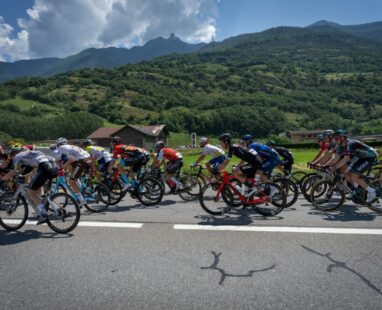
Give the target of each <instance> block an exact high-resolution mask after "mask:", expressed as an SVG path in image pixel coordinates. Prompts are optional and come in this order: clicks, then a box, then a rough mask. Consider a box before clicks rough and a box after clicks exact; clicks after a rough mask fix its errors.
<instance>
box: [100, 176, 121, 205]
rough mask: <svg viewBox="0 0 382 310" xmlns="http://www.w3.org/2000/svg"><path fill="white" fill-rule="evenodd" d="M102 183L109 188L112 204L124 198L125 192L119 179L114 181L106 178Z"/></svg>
mask: <svg viewBox="0 0 382 310" xmlns="http://www.w3.org/2000/svg"><path fill="white" fill-rule="evenodd" d="M102 184H105V186H106V187H107V188H108V189H109V192H110V205H116V204H117V203H119V202H120V201H121V200H122V199H123V197H124V193H123V192H122V187H123V186H122V184H120V183H119V182H118V181H117V182H114V183H112V182H111V180H104V181H103V182H102Z"/></svg>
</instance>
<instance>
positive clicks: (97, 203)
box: [82, 182, 110, 213]
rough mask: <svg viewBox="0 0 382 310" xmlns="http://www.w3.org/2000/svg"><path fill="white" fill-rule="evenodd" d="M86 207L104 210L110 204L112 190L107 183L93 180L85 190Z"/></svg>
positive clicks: (92, 209)
mask: <svg viewBox="0 0 382 310" xmlns="http://www.w3.org/2000/svg"><path fill="white" fill-rule="evenodd" d="M82 195H83V196H84V199H85V201H86V205H85V208H86V209H88V210H89V211H91V212H95V213H100V212H104V211H105V210H106V209H107V208H108V207H109V204H110V191H109V189H108V188H107V186H106V185H105V184H102V183H98V182H92V183H90V184H89V185H88V186H87V187H86V188H85V189H84V190H83V191H82Z"/></svg>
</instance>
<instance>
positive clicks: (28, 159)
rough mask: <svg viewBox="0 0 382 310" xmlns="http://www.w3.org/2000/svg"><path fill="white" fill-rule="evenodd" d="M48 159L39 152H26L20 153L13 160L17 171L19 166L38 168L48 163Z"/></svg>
mask: <svg viewBox="0 0 382 310" xmlns="http://www.w3.org/2000/svg"><path fill="white" fill-rule="evenodd" d="M48 162H49V159H48V157H47V156H46V155H45V154H44V153H42V152H39V151H25V152H21V153H18V154H17V155H16V156H15V157H14V158H13V166H14V167H15V168H16V169H17V167H18V166H19V165H25V166H28V167H33V168H37V167H38V166H39V165H40V164H41V163H48Z"/></svg>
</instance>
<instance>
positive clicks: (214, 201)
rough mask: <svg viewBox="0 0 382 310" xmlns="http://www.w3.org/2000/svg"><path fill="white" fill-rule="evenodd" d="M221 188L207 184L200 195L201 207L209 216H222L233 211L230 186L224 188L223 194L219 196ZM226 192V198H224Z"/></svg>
mask: <svg viewBox="0 0 382 310" xmlns="http://www.w3.org/2000/svg"><path fill="white" fill-rule="evenodd" d="M218 189H219V186H216V184H207V185H206V186H204V187H203V189H202V190H201V192H200V194H199V202H200V206H201V207H202V208H203V210H204V211H206V212H207V213H209V214H212V215H222V214H224V213H226V212H228V211H229V210H230V209H231V206H232V201H233V195H232V192H231V190H230V188H229V187H228V186H224V188H223V189H222V192H221V193H219V194H218ZM223 192H225V198H223Z"/></svg>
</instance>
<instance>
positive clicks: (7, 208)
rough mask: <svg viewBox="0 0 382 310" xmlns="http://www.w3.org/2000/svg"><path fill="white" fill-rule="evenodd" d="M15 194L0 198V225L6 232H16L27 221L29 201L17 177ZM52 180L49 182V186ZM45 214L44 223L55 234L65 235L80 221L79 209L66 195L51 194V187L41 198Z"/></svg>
mask: <svg viewBox="0 0 382 310" xmlns="http://www.w3.org/2000/svg"><path fill="white" fill-rule="evenodd" d="M17 181H18V188H17V190H16V192H7V193H5V194H3V195H2V196H1V197H0V225H1V226H2V227H3V228H4V229H6V230H8V231H16V230H18V229H20V228H21V227H23V226H24V224H25V223H26V221H27V218H28V213H29V208H28V202H29V203H30V204H32V205H33V203H32V202H31V201H30V198H29V196H28V193H27V191H26V188H27V186H28V185H27V184H25V179H24V178H23V177H18V178H17ZM51 184H52V180H49V185H51ZM43 204H44V208H45V210H46V213H47V218H46V223H47V225H48V226H49V227H50V228H51V229H52V230H53V231H55V232H57V233H60V234H65V233H68V232H70V231H72V230H73V229H74V228H76V226H77V224H78V222H79V220H80V208H79V206H78V204H77V202H76V201H75V199H74V198H73V197H72V196H70V195H69V194H67V193H63V192H60V193H52V192H51V186H49V189H48V190H47V192H46V194H45V197H44V198H43Z"/></svg>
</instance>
